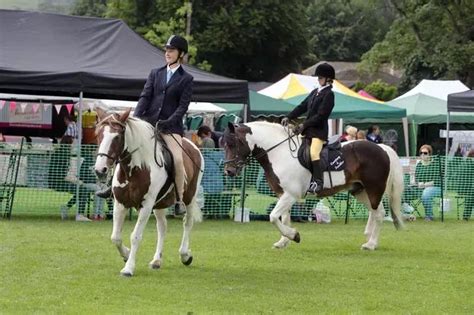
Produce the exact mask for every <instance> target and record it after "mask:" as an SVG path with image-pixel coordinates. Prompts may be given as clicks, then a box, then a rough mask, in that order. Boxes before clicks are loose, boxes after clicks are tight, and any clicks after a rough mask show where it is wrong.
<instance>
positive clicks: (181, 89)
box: [134, 66, 193, 135]
mask: <svg viewBox="0 0 474 315" xmlns="http://www.w3.org/2000/svg"><path fill="white" fill-rule="evenodd" d="M166 71H167V69H166V66H164V67H161V68H157V69H152V70H151V72H150V75H149V76H148V79H147V80H146V83H145V87H144V88H143V91H142V93H141V94H140V100H139V101H138V104H137V107H136V108H135V114H134V115H135V117H138V118H141V119H143V120H145V121H148V122H149V123H150V124H152V125H153V126H155V125H156V122H157V121H159V120H165V121H166V122H167V126H168V128H167V129H166V130H162V131H163V132H166V133H177V134H180V135H183V134H184V127H183V117H184V115H185V114H186V112H187V110H188V107H189V102H190V101H191V95H192V94H193V76H192V75H190V74H189V73H187V72H186V71H185V70H184V69H183V67H182V66H180V67H179V68H178V69H177V70H176V71H175V73H174V74H173V76H172V77H171V79H170V80H169V82H168V84H166Z"/></svg>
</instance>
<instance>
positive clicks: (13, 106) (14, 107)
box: [10, 101, 16, 112]
mask: <svg viewBox="0 0 474 315" xmlns="http://www.w3.org/2000/svg"><path fill="white" fill-rule="evenodd" d="M15 110H16V102H15V101H11V102H10V111H11V112H14V111H15Z"/></svg>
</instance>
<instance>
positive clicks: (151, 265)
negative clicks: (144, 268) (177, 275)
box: [150, 262, 161, 269]
mask: <svg viewBox="0 0 474 315" xmlns="http://www.w3.org/2000/svg"><path fill="white" fill-rule="evenodd" d="M150 268H151V269H160V268H161V264H160V263H159V262H153V263H150Z"/></svg>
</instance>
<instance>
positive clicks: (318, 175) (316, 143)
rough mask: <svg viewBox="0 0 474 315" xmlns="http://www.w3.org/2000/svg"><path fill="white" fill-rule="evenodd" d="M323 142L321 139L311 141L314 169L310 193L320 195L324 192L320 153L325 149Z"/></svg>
mask: <svg viewBox="0 0 474 315" xmlns="http://www.w3.org/2000/svg"><path fill="white" fill-rule="evenodd" d="M323 144H324V142H323V140H321V139H319V138H312V139H311V147H310V153H311V166H312V168H313V172H312V178H311V183H310V184H309V188H308V192H310V193H314V194H316V193H319V192H320V191H321V190H323V185H324V182H323V172H322V170H321V166H320V153H321V150H322V149H323Z"/></svg>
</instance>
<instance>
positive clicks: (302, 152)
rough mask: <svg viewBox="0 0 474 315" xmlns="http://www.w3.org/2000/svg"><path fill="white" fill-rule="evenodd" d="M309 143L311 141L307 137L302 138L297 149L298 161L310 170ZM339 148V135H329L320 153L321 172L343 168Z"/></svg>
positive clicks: (343, 162) (342, 159) (341, 169)
mask: <svg viewBox="0 0 474 315" xmlns="http://www.w3.org/2000/svg"><path fill="white" fill-rule="evenodd" d="M310 144H311V141H310V140H309V139H306V138H304V139H303V142H302V143H301V146H300V148H299V150H298V161H299V162H300V164H301V165H302V166H303V167H304V168H306V169H307V170H309V171H310V172H312V171H313V168H312V166H311V154H310ZM341 148H342V146H341V142H340V141H339V136H333V137H331V138H330V139H329V141H328V142H327V143H325V144H324V146H323V149H322V150H321V154H320V157H321V160H320V166H321V170H322V171H323V172H337V171H343V170H344V169H345V166H346V163H345V161H344V156H343V154H342V151H341Z"/></svg>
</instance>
